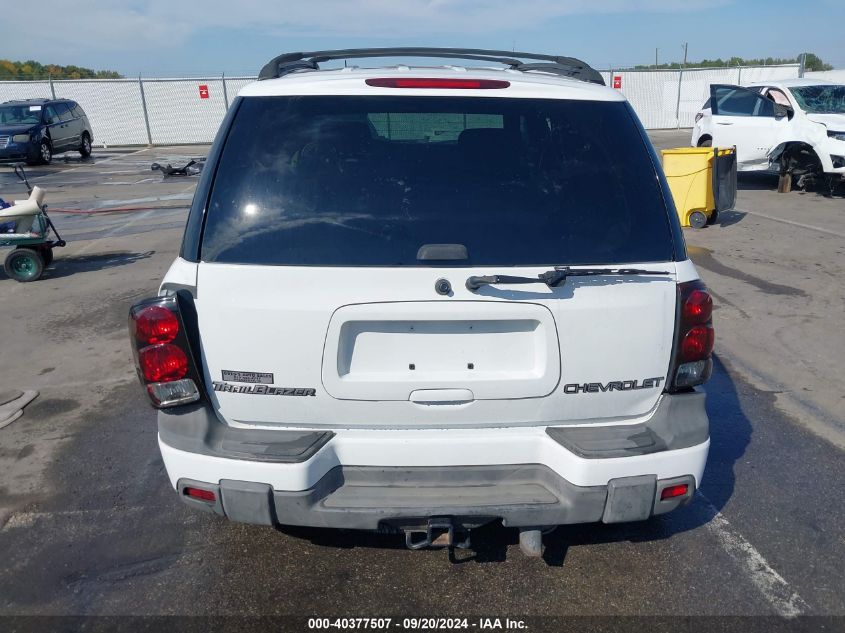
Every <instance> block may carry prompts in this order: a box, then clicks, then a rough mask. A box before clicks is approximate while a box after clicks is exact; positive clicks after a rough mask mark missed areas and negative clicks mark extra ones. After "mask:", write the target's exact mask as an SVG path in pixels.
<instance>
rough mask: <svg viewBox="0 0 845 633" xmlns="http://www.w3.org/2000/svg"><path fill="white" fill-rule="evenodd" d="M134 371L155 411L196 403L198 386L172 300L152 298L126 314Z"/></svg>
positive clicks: (188, 345) (182, 324) (177, 304)
mask: <svg viewBox="0 0 845 633" xmlns="http://www.w3.org/2000/svg"><path fill="white" fill-rule="evenodd" d="M129 335H130V336H131V338H132V343H133V346H132V350H133V355H134V358H135V369H136V370H137V372H138V378H139V379H140V380H141V384H143V385H144V387H145V388H146V390H147V395H148V396H149V397H150V400H151V401H152V403H153V406H154V407H156V408H158V409H163V408H165V407H174V406H176V405H180V404H187V403H189V402H196V401H197V400H199V399H200V390H199V385H200V384H201V382H200V378H199V373H198V372H197V368H196V364H195V363H194V358H193V354H192V353H191V346H190V344H189V340H188V335H187V332H186V330H185V322H184V319H183V318H182V313H181V312H180V310H179V299H178V298H177V297H176V296H168V297H156V298H154V299H146V300H144V301H141V302H139V303H136V304H135V305H134V306H132V308H130V310H129Z"/></svg>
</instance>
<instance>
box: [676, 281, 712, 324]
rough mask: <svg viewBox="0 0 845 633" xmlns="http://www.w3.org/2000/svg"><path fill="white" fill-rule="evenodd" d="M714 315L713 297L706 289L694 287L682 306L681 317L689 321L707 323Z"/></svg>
mask: <svg viewBox="0 0 845 633" xmlns="http://www.w3.org/2000/svg"><path fill="white" fill-rule="evenodd" d="M712 316H713V299H712V297H710V293H709V292H707V291H706V290H700V289H698V288H695V289H693V290H692V291H691V292H690V293H689V295H688V296H687V298H686V299H685V300H684V303H683V304H682V306H681V318H682V319H683V320H684V321H686V322H687V323H690V324H692V323H706V322H707V321H709V320H710V317H712Z"/></svg>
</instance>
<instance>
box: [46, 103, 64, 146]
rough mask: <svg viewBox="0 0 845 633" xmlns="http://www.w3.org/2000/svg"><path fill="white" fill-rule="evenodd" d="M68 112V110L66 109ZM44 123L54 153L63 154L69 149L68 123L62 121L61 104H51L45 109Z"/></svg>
mask: <svg viewBox="0 0 845 633" xmlns="http://www.w3.org/2000/svg"><path fill="white" fill-rule="evenodd" d="M65 110H66V109H65ZM44 121H45V123H46V124H47V129H48V130H49V133H50V142H51V143H52V145H53V152H55V153H58V152H63V151H65V150H66V149H67V144H68V135H69V133H70V131H69V129H68V124H67V121H62V118H61V114H60V111H59V104H56V103H51V104H50V105H48V106H45V108H44Z"/></svg>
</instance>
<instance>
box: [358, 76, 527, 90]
mask: <svg viewBox="0 0 845 633" xmlns="http://www.w3.org/2000/svg"><path fill="white" fill-rule="evenodd" d="M365 83H366V84H367V85H368V86H373V87H376V88H434V89H458V90H461V89H463V90H497V89H501V88H507V87H508V86H510V85H511V84H510V82H509V81H502V80H500V79H448V78H447V79H429V78H423V77H420V78H417V77H408V78H402V77H376V78H374V79H367V80H366V81H365Z"/></svg>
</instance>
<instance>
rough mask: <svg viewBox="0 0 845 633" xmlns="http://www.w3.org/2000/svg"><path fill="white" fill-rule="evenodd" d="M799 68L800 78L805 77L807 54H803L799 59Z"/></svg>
mask: <svg viewBox="0 0 845 633" xmlns="http://www.w3.org/2000/svg"><path fill="white" fill-rule="evenodd" d="M798 60H799V66H798V76H799V77H801V78H803V77H804V70H805V67H806V65H807V53H801V56H800V57H799V58H798Z"/></svg>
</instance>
